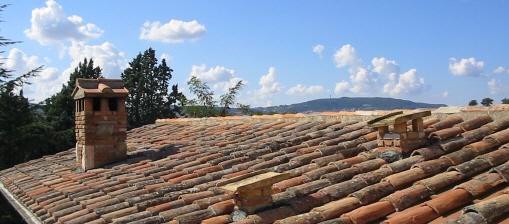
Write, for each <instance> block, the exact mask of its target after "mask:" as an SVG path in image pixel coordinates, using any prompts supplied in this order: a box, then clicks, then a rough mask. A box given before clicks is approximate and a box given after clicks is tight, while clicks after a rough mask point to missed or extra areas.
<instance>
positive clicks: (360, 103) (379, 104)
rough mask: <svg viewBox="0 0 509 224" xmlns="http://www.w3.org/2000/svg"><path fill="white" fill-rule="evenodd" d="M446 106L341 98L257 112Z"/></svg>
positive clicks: (267, 108) (382, 98) (440, 105)
mask: <svg viewBox="0 0 509 224" xmlns="http://www.w3.org/2000/svg"><path fill="white" fill-rule="evenodd" d="M442 106H446V105H445V104H428V103H419V102H413V101H410V100H401V99H394V98H385V97H341V98H331V99H316V100H310V101H306V102H302V103H296V104H290V105H279V106H271V107H256V108H253V110H255V111H259V112H263V113H305V112H323V111H340V110H342V111H352V110H390V109H415V108H437V107H442Z"/></svg>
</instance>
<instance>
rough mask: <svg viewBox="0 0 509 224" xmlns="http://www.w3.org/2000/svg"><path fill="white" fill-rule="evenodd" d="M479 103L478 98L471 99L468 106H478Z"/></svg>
mask: <svg viewBox="0 0 509 224" xmlns="http://www.w3.org/2000/svg"><path fill="white" fill-rule="evenodd" d="M477 105H478V103H477V100H470V102H468V106H477Z"/></svg>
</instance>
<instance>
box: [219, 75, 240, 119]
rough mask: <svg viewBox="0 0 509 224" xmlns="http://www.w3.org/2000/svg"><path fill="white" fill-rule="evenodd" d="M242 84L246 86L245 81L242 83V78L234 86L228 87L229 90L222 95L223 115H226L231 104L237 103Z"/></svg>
mask: <svg viewBox="0 0 509 224" xmlns="http://www.w3.org/2000/svg"><path fill="white" fill-rule="evenodd" d="M242 86H244V83H242V80H240V81H238V82H237V84H235V85H234V86H233V87H230V88H228V92H226V93H225V94H223V95H221V97H220V99H221V113H220V114H221V116H226V114H227V112H228V110H229V109H230V106H231V105H233V104H234V103H235V101H236V98H237V95H238V94H239V91H240V89H242Z"/></svg>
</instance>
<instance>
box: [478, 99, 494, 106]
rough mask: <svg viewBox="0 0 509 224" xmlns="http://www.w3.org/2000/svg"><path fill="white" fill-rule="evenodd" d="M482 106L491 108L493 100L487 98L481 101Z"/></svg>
mask: <svg viewBox="0 0 509 224" xmlns="http://www.w3.org/2000/svg"><path fill="white" fill-rule="evenodd" d="M481 104H482V105H483V106H485V107H489V106H491V105H492V104H493V99H491V98H489V97H487V98H484V99H482V100H481Z"/></svg>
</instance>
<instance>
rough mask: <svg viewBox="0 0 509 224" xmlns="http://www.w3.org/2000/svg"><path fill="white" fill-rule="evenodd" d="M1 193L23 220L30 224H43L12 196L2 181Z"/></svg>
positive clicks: (0, 183)
mask: <svg viewBox="0 0 509 224" xmlns="http://www.w3.org/2000/svg"><path fill="white" fill-rule="evenodd" d="M0 191H1V192H2V194H3V195H4V197H5V199H7V201H8V202H9V204H11V205H12V207H14V209H16V211H17V212H18V213H19V214H20V215H21V217H23V220H25V222H26V223H28V224H41V221H39V219H37V218H36V216H35V215H34V214H33V213H32V212H30V210H28V209H27V208H26V207H25V206H24V205H22V204H21V203H20V202H19V201H18V200H17V199H16V198H15V197H14V195H12V194H11V192H10V191H9V190H7V188H5V186H4V184H3V183H2V181H0Z"/></svg>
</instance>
